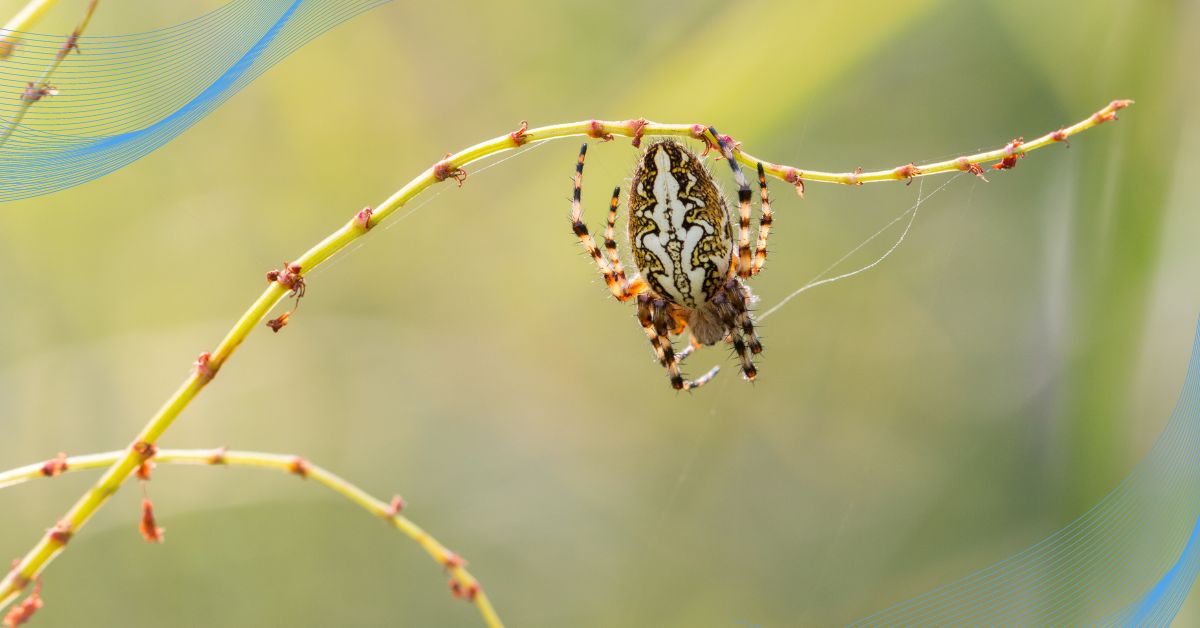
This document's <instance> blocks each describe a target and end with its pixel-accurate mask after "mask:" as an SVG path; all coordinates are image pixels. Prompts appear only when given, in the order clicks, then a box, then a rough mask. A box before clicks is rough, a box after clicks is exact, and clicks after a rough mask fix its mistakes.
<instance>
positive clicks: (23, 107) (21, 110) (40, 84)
mask: <svg viewBox="0 0 1200 628" xmlns="http://www.w3.org/2000/svg"><path fill="white" fill-rule="evenodd" d="M98 2H99V0H92V1H91V2H89V3H88V7H87V12H86V13H84V14H83V21H81V22H80V23H79V26H76V27H75V30H74V32H72V33H71V35H69V36H68V38H67V41H66V43H64V44H63V47H62V48H60V49H59V50H58V52H56V53H55V54H54V58H53V59H51V61H50V65H48V66H47V67H46V70H45V71H44V72H42V76H41V78H39V79H38V80H37V81H36V82H34V83H30V84H29V88H28V89H27V90H26V91H25V94H24V95H22V96H21V103H20V104H19V105H17V110H16V112H15V113H13V117H12V118H9V119H8V120H7V122H6V124H5V125H4V128H3V129H2V130H0V146H4V144H5V143H6V142H8V138H9V137H11V136H12V134H13V132H14V131H16V130H17V127H18V126H20V125H21V121H22V120H24V119H25V114H26V113H28V112H29V108H30V107H32V106H33V103H35V102H37V101H38V100H41V99H42V98H44V97H45V96H43V95H38V94H39V92H38V91H37V90H40V89H42V88H44V87H45V88H48V87H49V85H50V78H51V77H53V76H54V72H55V71H57V70H58V66H60V65H62V62H63V59H66V58H67V55H68V54H70V53H71V50H72V49H73V48H74V46H75V42H76V40H78V39H79V36H80V35H82V34H83V31H84V30H85V29H87V26H88V23H89V22H91V21H92V14H93V13H95V12H96V4H97V3H98ZM34 4H35V3H31V4H30V5H29V6H27V7H25V11H29V10H30V7H33V6H34ZM50 4H53V2H47V3H43V4H42V5H39V7H35V9H36V11H39V13H37V15H40V11H44V10H45V9H46V8H48V7H49V5H50ZM22 13H24V11H23V12H22ZM37 15H34V17H37ZM19 18H21V14H18V15H17V17H15V18H13V21H16V20H17V19H19ZM6 45H7V46H8V47H7V48H6V47H5V46H6ZM11 51H12V43H11V42H9V41H7V40H6V39H4V38H0V58H4V57H6V56H8V53H9V52H11Z"/></svg>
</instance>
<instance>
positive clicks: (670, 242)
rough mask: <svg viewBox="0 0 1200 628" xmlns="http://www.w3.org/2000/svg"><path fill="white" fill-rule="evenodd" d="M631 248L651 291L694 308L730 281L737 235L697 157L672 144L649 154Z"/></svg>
mask: <svg viewBox="0 0 1200 628" xmlns="http://www.w3.org/2000/svg"><path fill="white" fill-rule="evenodd" d="M629 244H630V247H631V248H632V249H633V259H634V263H635V264H636V265H637V268H638V270H639V271H640V272H641V273H642V276H643V277H645V279H646V281H647V282H648V283H649V284H650V287H651V288H652V289H653V290H654V291H655V292H656V293H658V294H660V295H662V296H663V297H665V298H667V299H669V300H671V301H674V302H675V303H678V304H679V305H683V306H686V307H689V308H694V307H697V306H699V305H701V304H703V303H705V302H707V301H708V300H709V299H711V298H712V297H713V295H715V294H716V293H717V292H718V291H719V290H720V289H721V286H723V285H724V284H725V282H726V280H727V279H728V275H729V266H730V256H731V251H732V250H733V229H732V225H731V224H730V220H729V210H728V208H727V206H726V204H725V199H724V197H723V196H722V195H721V193H720V191H719V190H718V189H717V185H716V183H715V182H714V181H713V178H712V174H711V173H709V171H708V168H706V167H705V165H704V163H703V162H701V161H700V158H699V157H697V156H696V155H695V154H694V153H692V152H691V151H689V150H688V149H687V148H686V147H685V146H683V145H682V144H680V143H678V142H674V141H670V140H666V141H662V142H657V143H655V144H652V145H651V146H650V147H649V148H647V149H646V152H645V154H644V155H643V156H642V159H641V161H640V162H639V163H638V167H637V170H635V171H634V173H633V184H632V188H631V190H630V194H629Z"/></svg>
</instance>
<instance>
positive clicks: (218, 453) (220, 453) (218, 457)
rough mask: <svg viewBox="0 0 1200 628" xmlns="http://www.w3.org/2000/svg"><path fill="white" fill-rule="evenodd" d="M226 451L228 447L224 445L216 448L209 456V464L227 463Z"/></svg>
mask: <svg viewBox="0 0 1200 628" xmlns="http://www.w3.org/2000/svg"><path fill="white" fill-rule="evenodd" d="M225 452H226V449H225V447H224V446H221V447H217V448H216V449H214V450H213V452H212V454H210V455H209V456H208V460H207V462H208V464H225Z"/></svg>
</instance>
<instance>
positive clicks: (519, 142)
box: [508, 120, 529, 147]
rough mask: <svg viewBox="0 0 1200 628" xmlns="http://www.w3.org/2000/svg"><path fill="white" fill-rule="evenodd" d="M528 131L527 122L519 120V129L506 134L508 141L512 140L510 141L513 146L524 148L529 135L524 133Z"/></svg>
mask: <svg viewBox="0 0 1200 628" xmlns="http://www.w3.org/2000/svg"><path fill="white" fill-rule="evenodd" d="M528 130H529V121H528V120H521V128H519V129H517V130H516V131H513V132H512V133H509V134H508V137H509V138H510V139H512V141H513V146H516V147H521V146H524V145H525V143H526V142H528V141H529V135H528V134H527V133H526V131H528Z"/></svg>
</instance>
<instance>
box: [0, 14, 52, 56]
mask: <svg viewBox="0 0 1200 628" xmlns="http://www.w3.org/2000/svg"><path fill="white" fill-rule="evenodd" d="M55 2H58V0H29V4H26V5H25V8H24V9H21V10H20V11H19V12H18V13H17V14H16V15H14V16H13V18H12V19H11V20H9V21H8V23H7V24H5V25H4V28H0V59H4V58H6V57H8V55H10V54H12V51H13V48H16V47H17V44H18V43H19V42H20V41H21V36H20V35H19V33H22V32H28V31H29V29H30V28H32V27H33V23H34V22H36V21H37V20H38V19H39V18H41V17H42V15H43V14H44V13H46V11H47V10H49V9H50V7H52V6H54V3H55Z"/></svg>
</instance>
